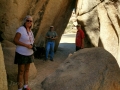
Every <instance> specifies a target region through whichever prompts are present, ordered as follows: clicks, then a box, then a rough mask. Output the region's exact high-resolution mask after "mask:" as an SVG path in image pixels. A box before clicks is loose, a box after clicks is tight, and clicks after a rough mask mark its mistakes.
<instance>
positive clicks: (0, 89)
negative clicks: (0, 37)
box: [0, 43, 8, 90]
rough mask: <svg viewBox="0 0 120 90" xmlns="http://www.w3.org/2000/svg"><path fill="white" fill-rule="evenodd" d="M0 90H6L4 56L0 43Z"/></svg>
mask: <svg viewBox="0 0 120 90" xmlns="http://www.w3.org/2000/svg"><path fill="white" fill-rule="evenodd" d="M0 90H8V84H7V74H6V69H5V64H4V56H3V51H2V47H1V43H0Z"/></svg>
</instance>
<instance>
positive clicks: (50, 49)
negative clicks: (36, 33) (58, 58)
mask: <svg viewBox="0 0 120 90" xmlns="http://www.w3.org/2000/svg"><path fill="white" fill-rule="evenodd" d="M57 37H58V35H57V33H56V31H55V30H54V26H50V29H49V31H48V32H47V33H46V40H47V43H46V53H45V60H48V55H49V54H50V60H51V61H53V57H54V47H55V40H56V39H57Z"/></svg>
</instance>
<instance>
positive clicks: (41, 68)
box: [29, 34, 75, 90]
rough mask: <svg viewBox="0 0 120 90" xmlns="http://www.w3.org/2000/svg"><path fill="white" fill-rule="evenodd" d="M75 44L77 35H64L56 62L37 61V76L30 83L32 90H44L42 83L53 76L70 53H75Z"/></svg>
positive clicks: (55, 58) (55, 57)
mask: <svg viewBox="0 0 120 90" xmlns="http://www.w3.org/2000/svg"><path fill="white" fill-rule="evenodd" d="M74 42H75V34H64V35H63V36H62V38H61V41H60V44H59V47H58V50H57V52H56V53H55V55H54V61H50V60H48V61H43V59H36V60H35V62H34V63H35V66H36V68H37V76H36V78H35V79H34V80H32V81H31V82H30V83H29V85H30V87H31V89H32V90H43V89H42V88H41V82H42V81H43V80H44V79H45V78H46V77H47V76H49V75H50V74H52V73H53V72H54V71H55V70H56V69H57V68H58V67H59V65H60V64H61V63H62V62H63V61H64V60H65V59H66V58H67V57H68V55H69V54H70V53H73V52H75V44H74Z"/></svg>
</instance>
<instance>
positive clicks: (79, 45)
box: [75, 25, 85, 51]
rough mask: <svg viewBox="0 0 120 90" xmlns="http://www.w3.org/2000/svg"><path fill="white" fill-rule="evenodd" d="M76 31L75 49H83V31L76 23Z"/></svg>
mask: <svg viewBox="0 0 120 90" xmlns="http://www.w3.org/2000/svg"><path fill="white" fill-rule="evenodd" d="M76 27H77V33H76V40H75V44H76V51H78V50H80V49H83V48H84V37H85V36H84V32H83V30H82V29H81V25H77V26H76Z"/></svg>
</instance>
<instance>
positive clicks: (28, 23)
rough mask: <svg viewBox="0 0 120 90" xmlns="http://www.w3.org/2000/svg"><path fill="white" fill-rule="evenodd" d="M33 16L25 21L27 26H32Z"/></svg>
mask: <svg viewBox="0 0 120 90" xmlns="http://www.w3.org/2000/svg"><path fill="white" fill-rule="evenodd" d="M32 22H33V21H32V18H28V19H26V23H25V25H26V27H29V28H30V27H31V26H32Z"/></svg>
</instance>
